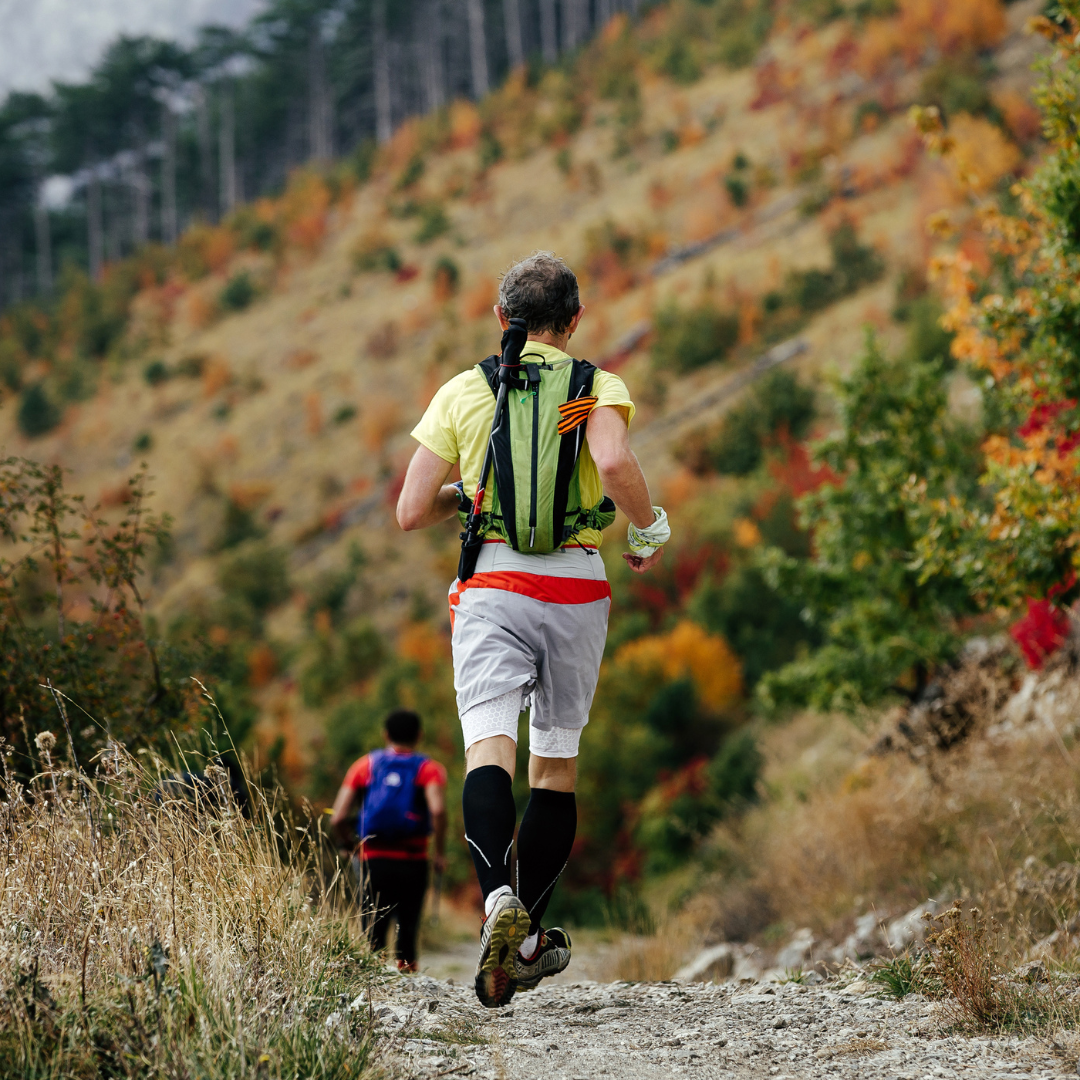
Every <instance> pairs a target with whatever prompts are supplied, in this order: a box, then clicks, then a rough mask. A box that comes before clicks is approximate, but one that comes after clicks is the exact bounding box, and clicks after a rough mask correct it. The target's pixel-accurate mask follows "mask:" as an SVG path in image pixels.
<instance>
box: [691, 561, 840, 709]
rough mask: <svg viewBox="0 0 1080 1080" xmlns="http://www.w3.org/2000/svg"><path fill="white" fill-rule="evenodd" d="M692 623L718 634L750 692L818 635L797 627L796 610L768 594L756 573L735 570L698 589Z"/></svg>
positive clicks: (792, 604)
mask: <svg viewBox="0 0 1080 1080" xmlns="http://www.w3.org/2000/svg"><path fill="white" fill-rule="evenodd" d="M690 611H691V613H692V615H693V617H694V618H695V619H696V620H697V621H698V622H700V623H701V624H702V625H703V626H705V627H706V628H707V629H708V630H710V631H712V632H713V633H717V634H722V635H723V636H724V638H725V639H726V641H727V643H728V644H729V645H730V646H731V647H732V649H734V651H735V653H736V654H737V655H738V657H739V659H740V660H741V661H742V666H743V682H744V683H745V685H746V687H747V689H748V690H752V689H753V688H754V687H755V686H756V685H757V684H758V682H759V681H760V679H761V677H762V676H763V675H764V674H765V673H766V672H769V671H774V670H776V669H777V668H780V667H783V665H784V664H787V663H790V662H791V661H792V660H794V659H795V657H796V656H797V655H798V653H799V649H800V648H802V647H805V646H811V647H812V646H814V645H816V644H818V643H819V642H820V635H819V634H818V633H816V632H815V631H814V630H813V628H811V627H808V626H807V625H806V623H804V622H803V620H802V618H801V617H800V614H799V605H798V604H797V603H795V602H794V601H792V600H790V599H788V598H787V597H786V596H783V595H781V594H780V593H777V592H774V591H773V590H772V589H771V588H770V587H769V584H768V582H766V580H765V577H764V575H763V574H762V572H761V571H760V570H759V569H757V568H756V567H752V566H744V567H738V568H736V569H734V570H732V571H731V572H730V573H728V574H727V575H726V576H725V577H724V578H723V580H722V581H720V582H714V581H707V582H705V583H704V584H703V585H701V586H699V587H698V589H697V590H696V592H695V593H694V595H693V597H692V598H691V601H690Z"/></svg>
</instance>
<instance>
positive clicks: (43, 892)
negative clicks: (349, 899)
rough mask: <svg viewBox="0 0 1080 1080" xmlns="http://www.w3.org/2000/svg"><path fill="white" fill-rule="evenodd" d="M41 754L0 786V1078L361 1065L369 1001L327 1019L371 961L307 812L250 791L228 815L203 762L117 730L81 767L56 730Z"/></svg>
mask: <svg viewBox="0 0 1080 1080" xmlns="http://www.w3.org/2000/svg"><path fill="white" fill-rule="evenodd" d="M38 753H39V757H40V760H41V764H42V766H43V772H42V773H41V774H40V775H39V776H37V777H36V778H35V779H34V781H33V782H32V783H31V784H30V785H29V786H28V787H24V786H22V785H21V784H19V783H18V782H16V781H15V780H13V779H12V778H10V777H9V776H8V775H7V772H6V770H5V773H4V781H3V793H2V794H3V797H2V799H0V837H2V859H3V878H2V882H0V1075H3V1076H24V1077H39V1076H40V1077H46V1076H48V1077H65V1078H81V1077H87V1078H89V1077H97V1076H115V1077H125V1078H134V1077H150V1076H154V1077H157V1076H170V1077H172V1076H175V1077H190V1076H199V1077H206V1078H210V1080H212V1078H217V1077H220V1078H222V1080H224V1078H225V1077H229V1078H235V1077H253V1078H254V1077H256V1076H257V1077H260V1078H264V1077H265V1078H280V1080H285V1078H286V1077H287V1078H289V1080H292V1078H294V1077H296V1076H304V1077H312V1078H315V1077H318V1078H326V1080H331V1078H334V1080H337V1078H339V1077H359V1076H362V1075H364V1074H366V1073H367V1072H368V1070H369V1057H370V1047H371V1040H370V1028H369V1026H368V1022H367V1015H366V1013H364V1012H363V1011H359V1010H358V1011H356V1012H350V1011H348V1010H343V1011H342V1014H341V1015H344V1016H345V1017H347V1019H345V1020H343V1021H342V1022H341V1023H338V1024H337V1025H336V1026H327V1024H326V1018H327V1015H328V1014H329V1013H330V1011H331V1010H334V1009H340V1004H339V1002H340V1001H341V1000H345V999H346V998H351V997H354V996H355V995H356V994H357V993H358V992H359V990H360V989H361V988H362V987H364V986H365V985H367V984H368V983H370V981H371V978H372V976H373V974H374V971H375V966H374V962H373V960H372V959H371V957H370V955H369V953H368V952H367V950H366V947H365V946H364V945H363V944H362V938H361V935H360V932H359V927H358V926H356V925H355V923H354V922H353V921H352V920H350V919H347V918H345V917H343V916H342V915H340V914H339V912H340V911H342V910H344V908H342V907H341V906H340V905H339V904H337V903H335V900H336V899H339V898H340V895H341V891H342V884H343V883H342V881H341V880H340V878H337V877H331V879H330V880H329V881H327V880H326V879H325V878H324V876H323V875H322V874H321V873H320V872H319V864H318V860H319V844H318V835H317V831H316V828H317V824H313V823H312V822H310V821H308V822H305V823H298V822H295V821H294V820H293V819H292V818H291V816H290V814H289V811H288V808H287V806H286V805H285V804H284V802H283V800H282V798H281V794H280V792H278V791H274V790H263V789H260V788H256V787H252V788H251V789H250V794H251V798H250V802H249V805H248V807H246V808H245V809H244V812H242V810H241V807H240V806H239V805H238V804H237V801H236V798H235V797H234V793H233V788H232V787H231V786H230V779H229V773H228V772H227V771H226V770H225V769H224V768H222V767H220V766H218V765H216V764H215V763H214V762H213V761H209V762H207V763H205V769H204V770H203V773H202V774H201V775H202V776H203V777H204V779H201V780H198V781H190V780H189V781H187V782H184V781H181V780H178V779H177V777H176V775H175V774H174V772H173V770H172V768H171V767H170V766H169V765H168V764H167V763H165V762H163V761H162V760H160V759H158V758H155V757H153V756H152V755H151V754H149V753H146V752H142V751H140V752H139V754H137V755H131V754H129V753H128V752H127V751H126V750H125V749H124V748H123V747H122V746H118V745H112V746H111V747H110V748H109V749H108V750H107V751H106V752H105V753H104V754H102V755H101V756H100V758H99V760H98V761H97V762H96V763H95V764H94V766H93V767H92V768H91V769H88V770H83V769H80V768H78V767H77V766H75V765H74V764H73V763H72V762H71V761H70V752H69V751H68V750H67V749H66V743H65V740H64V739H63V737H62V738H61V741H60V744H59V745H57V742H56V740H55V739H54V738H53V736H52V735H51V734H50V733H41V734H40V735H39V737H38ZM65 759H68V760H67V761H66V762H65ZM62 762H64V763H63V764H61V763H62ZM190 764H193V763H190Z"/></svg>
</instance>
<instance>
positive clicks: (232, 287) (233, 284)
mask: <svg viewBox="0 0 1080 1080" xmlns="http://www.w3.org/2000/svg"><path fill="white" fill-rule="evenodd" d="M257 295H258V290H257V288H256V287H255V282H254V281H252V280H251V275H250V274H249V273H248V272H247V271H246V270H240V271H238V272H237V273H235V274H233V276H232V277H231V278H229V280H228V282H227V283H226V285H225V288H224V289H222V290H221V294H220V295H219V296H218V303H219V304H220V305H221V307H222V308H223V309H224V310H225V311H243V310H244V308H246V307H248V306H250V304H251V302H252V301H253V300H254V299H255V297H256V296H257Z"/></svg>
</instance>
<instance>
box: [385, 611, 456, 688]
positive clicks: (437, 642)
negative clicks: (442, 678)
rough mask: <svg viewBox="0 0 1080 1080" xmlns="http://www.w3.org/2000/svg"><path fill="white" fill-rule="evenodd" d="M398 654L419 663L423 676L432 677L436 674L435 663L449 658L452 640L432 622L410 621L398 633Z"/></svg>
mask: <svg viewBox="0 0 1080 1080" xmlns="http://www.w3.org/2000/svg"><path fill="white" fill-rule="evenodd" d="M398 655H399V656H401V657H402V658H403V659H405V660H412V661H413V663H415V664H418V665H419V667H420V675H421V677H422V678H425V679H430V678H432V677H433V676H434V674H435V665H436V664H437V663H438V662H439V661H440V660H446V659H449V656H450V642H449V639H448V638H447V637H446V635H445V634H442V633H440V632H439V631H438V630H436V629H435V628H434V627H433V626H432V625H431V624H430V623H426V622H420V623H410V624H409V625H408V626H406V627H405V629H404V630H402V631H401V633H400V634H399V635H398Z"/></svg>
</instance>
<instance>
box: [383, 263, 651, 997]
mask: <svg viewBox="0 0 1080 1080" xmlns="http://www.w3.org/2000/svg"><path fill="white" fill-rule="evenodd" d="M584 314H585V309H584V308H583V307H582V306H581V303H580V301H579V298H578V283H577V278H576V277H575V276H574V274H573V272H572V271H571V270H570V268H569V267H568V266H567V265H566V264H565V263H564V262H563V261H562V259H559V258H557V257H556V256H555V255H552V254H551V253H549V252H537V253H536V254H534V255H532V256H530V257H529V258H527V259H524V260H522V261H521V262H519V263H517V264H516V265H515V266H513V267H511V268H510V269H509V270H508V271H507V272H506V274H505V276H504V277H503V280H502V284H501V286H500V289H499V303H498V304H497V305H496V307H495V316H496V318H497V319H498V321H499V325H500V327H501V328H502V330H503V341H504V349H506V348H507V342H508V341H511V340H512V335H513V334H514V333H515V332H516V333H517V334H518V335H519V336H518V338H517V341H518V344H519V345H520V343H521V342H522V340H523V339H524V337H525V331H527V338H528V340H527V341H524V346H523V348H521V351H520V362H519V363H518V362H514V363H510V362H509V361H508V360H507V357H508V356H511V357H512V354H513V350H508V352H506V353H504V356H503V358H502V360H501V361H500V359H499V358H498V357H489V358H488V360H486V361H484V363H483V364H478V365H477V366H476V367H474V368H471V369H470V370H468V371H465V372H463V373H461V374H460V375H457V376H456V377H455V378H453V379H451V380H450V381H449V382H448V383H446V385H444V386H443V387H442V388H441V389H440V390H439V391H438V393H437V394H436V395H435V397H434V398H433V400H432V402H431V404H430V405H429V406H428V409H427V411H426V412H425V413H424V416H423V418H422V419H421V421H420V423H419V424H418V425H417V426H416V428H415V430H414V431H413V433H412V434H413V437H414V438H415V439H416V440H417V441H418V442H419V443H420V447H419V448H418V449H417V451H416V453H415V454H414V456H413V458H412V461H411V463H410V465H409V469H408V473H407V475H406V477H405V483H404V487H403V488H402V491H401V496H400V498H399V500H398V505H397V518H398V522H399V523H400V525H401V527H402V528H403V529H405V530H412V529H422V528H425V527H426V526H429V525H435V524H437V523H438V522H441V521H445V520H447V519H448V518H451V517H453V516H454V514H456V513H459V512H462V513H464V512H466V511H468V510H471V508H472V504H471V503H470V502H469V501H468V499H467V498H466V497H465V495H464V492H469V493H472V492H473V491H476V490H477V486H478V481H479V484H480V486H481V487H483V488H484V489H485V490H484V497H483V501H482V506H481V507H480V508H479V509H480V510H482V511H483V513H482V514H481V521H482V525H483V529H484V534H483V535H484V540H485V542H484V543H483V545H482V546H481V547H480V548H479V554H478V556H477V560H476V564H475V569H474V570H472V572H471V576H470V574H469V571H468V570H467V571H465V573H464V576H465V577H466V578H467V580H464V581H462V580H460V577H459V580H456V581H455V582H454V583H453V585H451V587H450V616H451V624H452V650H453V660H454V685H455V689H456V691H457V706H458V713H459V715H460V717H461V725H462V730H463V733H464V737H465V763H466V778H465V787H464V792H463V795H462V810H463V815H464V823H465V839H466V841H467V843H468V845H469V850H470V852H471V854H472V857H473V864H474V866H475V867H476V873H477V877H478V878H479V880H480V888H481V890H482V892H483V895H484V910H485V917H484V924H483V930H482V933H481V939H480V944H481V953H480V959H479V962H478V964H477V972H476V993H477V997H478V998H479V999H480V1001H481V1002H482V1003H483V1004H484V1005H485V1006H488V1007H489V1008H494V1007H496V1006H499V1005H505V1004H506V1003H507V1002H509V1001H510V999H511V998H512V997H513V995H514V993H515V991H517V990H519V989H520V990H528V989H532V988H533V987H535V986H536V985H537V984H538V983H539V982H540V980H541V979H542V978H543V977H545V976H547V975H554V974H556V973H557V972H559V971H562V970H564V969H565V968H566V966H567V964H569V962H570V937H569V935H568V934H567V933H566V932H565V931H564V930H560V929H555V928H551V929H548V930H544V929H543V927H542V925H541V922H542V919H543V916H544V911H545V909H546V908H547V905H548V901H549V900H550V898H551V894H552V890H553V889H554V887H555V884H556V882H557V881H558V879H559V876H560V875H561V874H562V871H563V869H564V867H565V866H566V862H567V859H568V858H569V856H570V849H571V847H572V846H573V843H574V834H575V831H576V829H577V806H576V802H575V797H574V788H575V782H576V779H577V754H578V741H579V739H580V737H581V731H582V729H583V728H584V727H585V725H586V724H587V723H588V720H589V708H590V706H591V704H592V699H593V694H594V693H595V691H596V682H597V678H598V676H599V671H600V660H601V658H602V656H603V653H604V642H605V639H606V636H607V622H608V610H609V608H610V604H611V600H610V597H611V589H610V587H609V585H608V582H607V578H606V575H605V571H604V563H603V560H602V559H601V558H600V556H599V554H598V552H597V549H598V548H599V546H600V543H601V534H600V529H602V528H603V527H604V526H605V525H607V524H610V523H611V521H612V520H613V519H614V508H615V506H617V507H618V508H619V509H620V510H622V511H623V513H624V514H626V516H627V517H628V518H629V519H630V522H631V525H630V530H629V539H630V548H631V550H630V552H629V553H626V554H624V555H623V558H624V559H626V561H627V562H628V563H629V565H630V567H631V569H632V570H634V571H635V572H637V573H645V572H646V571H648V570H649V569H651V568H652V567H653V566H655V565H656V563H657V562H659V560H660V558H661V555H662V546H661V545H663V544H664V543H665V541H666V540H667V539H668V537H669V535H670V533H669V529H668V527H667V517H666V515H665V514H664V512H663V510H661V509H660V508H659V507H653V505H652V501H651V500H650V498H649V489H648V486H647V484H646V482H645V477H644V476H643V475H642V472H641V467H640V465H639V464H638V460H637V458H636V457H635V456H634V453H633V451H632V450H631V449H630V442H629V436H628V430H627V429H628V425H629V423H630V420H631V418H632V417H633V415H634V405H633V402H631V400H630V397H629V394H628V393H627V390H626V386H625V384H624V383H623V381H622V379H620V378H619V377H618V376H616V375H613V374H611V373H609V372H605V371H601V370H598V369H596V368H594V367H593V366H592V365H590V364H586V363H583V362H582V361H578V360H573V359H571V357H570V356H569V355H568V354H567V352H566V348H567V344H568V342H569V340H570V337H571V336H572V335H573V333H574V331H575V330H577V328H578V325H579V323H580V322H581V319H582V316H583V315H584ZM511 319H514V320H515V328H514V330H511V327H510V320H511ZM516 320H523V321H524V326H522V324H521V323H518V322H516ZM501 363H502V364H505V366H506V367H507V368H508V369H512V370H513V371H515V372H518V373H519V376H520V377H515V380H514V381H513V382H512V385H511V389H510V391H509V394H508V396H507V398H506V405H505V409H506V418H507V419H506V423H501V424H500V426H499V428H498V433H497V434H493V433H492V421H493V418H494V416H495V405H496V387H497V385H498V382H499V379H500V375H499V367H500V364H501ZM489 437H490V438H491V440H492V445H493V458H494V469H493V471H492V475H491V476H490V478H486V477H481V476H480V475H479V474H480V471H481V468H482V463H483V462H484V459H485V451H486V450H487V447H488V442H489ZM454 465H459V466H460V469H461V477H462V479H461V482H460V483H458V484H451V483H447V480H448V479H449V476H450V472H451V469H452V468H453V467H454ZM605 492H606V493H607V495H608V496H610V499H608V498H605ZM612 501H613V502H614V505H612ZM459 573H460V571H459ZM527 705H528V706H531V710H530V723H529V748H530V751H531V753H530V757H529V785H530V787H531V789H532V790H531V795H530V799H529V803H528V806H527V807H526V809H525V813H524V815H523V817H522V820H521V828H520V830H519V831H518V840H517V843H518V873H517V883H516V886H515V885H514V884H513V882H512V876H511V861H510V849H511V847H512V845H513V842H514V827H515V825H516V817H517V814H516V809H515V806H514V797H513V794H512V792H511V784H512V781H513V776H514V766H515V761H516V749H517V738H518V717H519V714H520V713H521V712H522V710H523V708H524V707H525V706H527Z"/></svg>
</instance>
